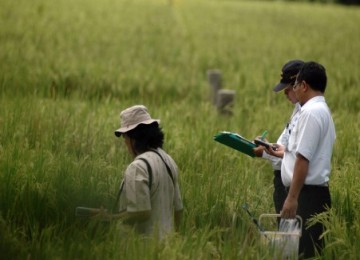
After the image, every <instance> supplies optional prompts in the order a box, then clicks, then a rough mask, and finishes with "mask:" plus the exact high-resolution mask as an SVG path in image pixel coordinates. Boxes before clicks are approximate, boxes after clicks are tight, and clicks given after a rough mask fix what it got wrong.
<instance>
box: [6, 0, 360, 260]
mask: <svg viewBox="0 0 360 260" xmlns="http://www.w3.org/2000/svg"><path fill="white" fill-rule="evenodd" d="M0 6H1V8H0V22H1V26H0V60H1V62H0V238H1V239H0V252H1V257H0V258H1V259H119V258H120V259H273V253H274V252H272V251H271V250H269V249H268V248H267V247H266V246H264V245H262V244H261V242H260V236H259V231H258V230H257V228H256V226H255V225H254V224H253V223H252V221H251V219H250V218H249V216H248V215H247V213H246V212H245V211H244V210H243V207H242V206H243V205H244V204H245V203H246V204H248V205H249V209H250V211H251V212H252V214H253V215H254V216H255V217H257V218H258V217H259V216H260V214H262V213H273V212H274V207H273V202H272V191H273V185H272V169H271V165H270V164H269V163H268V162H266V161H263V160H261V159H254V158H250V157H247V156H245V155H243V154H241V153H239V152H237V151H235V150H233V149H230V148H228V147H226V146H223V145H221V144H219V143H217V142H214V140H213V136H214V135H215V134H217V133H218V132H220V131H223V130H226V131H232V132H237V133H239V134H241V135H243V136H244V137H247V138H249V139H251V138H254V137H256V136H258V135H259V134H261V133H262V132H263V131H264V130H267V131H268V132H269V134H268V138H269V139H270V140H272V141H275V140H276V139H277V137H278V135H279V134H280V133H281V130H282V129H283V127H284V125H285V124H286V122H287V119H288V117H289V115H290V113H291V111H292V105H291V104H290V103H289V102H288V101H287V100H286V99H285V98H284V96H283V94H275V93H273V92H272V87H273V86H274V85H275V84H276V83H277V82H278V80H279V77H280V69H281V67H282V65H283V64H284V63H285V62H286V61H288V60H290V59H294V58H298V59H303V60H306V61H309V60H315V61H318V62H320V63H321V64H323V65H324V66H325V67H326V69H327V73H328V88H327V91H326V93H325V97H326V100H327V103H328V105H329V107H330V108H331V110H332V114H333V118H334V121H335V126H336V131H337V140H336V144H335V147H334V154H333V160H332V175H331V181H330V189H331V195H332V200H333V208H332V210H331V211H330V212H329V214H328V215H323V216H318V217H316V218H314V221H323V222H324V223H325V224H326V226H327V227H328V231H327V233H325V234H324V236H325V239H326V241H327V246H326V248H325V250H324V256H323V257H322V258H323V259H358V258H359V257H360V256H359V252H360V242H359V241H360V226H359V223H360V221H359V218H360V215H359V213H358V212H359V209H360V196H359V191H360V177H359V174H358V173H359V170H360V166H359V158H360V145H359V142H360V137H359V136H360V125H359V123H358V122H359V121H360V102H359V99H360V94H359V91H358V86H359V85H360V70H359V67H360V59H359V57H360V51H359V46H360V28H359V26H358V25H359V24H360V9H359V8H358V7H354V6H339V5H331V4H327V5H321V4H311V3H301V2H282V1H275V2H271V1H264V2H258V1H236V0H232V1H231V0H227V1H226V0H225V1H220V0H218V1H215V0H212V1H211V0H210V1H205V0H192V1H190V0H168V1H161V0H152V1H145V0H133V1H127V0H118V1H114V0H102V1H94V0H87V1H85V0H72V1H70V0H63V1H45V0H33V1H25V0H12V1H11V0H0ZM210 69H219V70H220V71H221V72H222V79H223V81H222V86H223V88H225V89H232V90H235V91H236V98H235V104H234V107H233V115H232V116H224V115H221V114H219V113H218V111H217V110H216V108H215V107H214V106H213V104H212V102H211V99H210V94H211V91H210V87H209V84H208V79H207V71H208V70H210ZM133 104H144V105H146V106H147V107H148V109H149V111H150V113H151V115H152V116H153V117H154V118H159V119H161V126H162V128H163V131H164V133H165V150H166V151H167V152H168V153H169V154H171V155H172V156H173V158H174V159H175V161H176V162H177V164H178V166H179V169H180V184H181V190H182V196H183V201H184V206H185V211H184V218H183V222H182V225H181V229H180V232H179V233H178V234H174V236H172V237H170V238H169V239H168V240H166V241H162V242H158V241H151V240H144V239H142V238H141V237H139V236H137V235H136V234H132V233H130V234H127V235H125V233H123V232H121V231H119V228H118V225H117V223H111V224H103V223H95V222H87V221H84V220H83V219H79V218H76V217H75V214H74V211H75V207H77V206H88V207H100V206H104V207H107V208H111V207H112V205H113V203H114V200H115V196H116V192H117V189H118V187H119V184H120V181H121V179H122V176H123V172H124V170H125V168H126V166H127V165H128V163H130V162H131V158H130V156H129V155H128V154H127V152H126V149H125V147H124V145H123V143H122V141H121V140H118V139H116V138H115V136H114V134H113V132H114V130H115V129H116V128H118V126H119V113H120V111H121V110H123V109H124V108H126V107H128V106H130V105H133Z"/></svg>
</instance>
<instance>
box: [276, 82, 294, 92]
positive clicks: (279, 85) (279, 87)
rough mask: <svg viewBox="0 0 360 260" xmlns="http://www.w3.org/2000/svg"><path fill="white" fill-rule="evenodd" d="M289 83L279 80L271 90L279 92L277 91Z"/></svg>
mask: <svg viewBox="0 0 360 260" xmlns="http://www.w3.org/2000/svg"><path fill="white" fill-rule="evenodd" d="M289 85H290V83H281V82H280V83H279V84H277V85H276V86H275V87H274V88H273V91H274V92H279V91H281V90H283V89H285V88H287V86H289Z"/></svg>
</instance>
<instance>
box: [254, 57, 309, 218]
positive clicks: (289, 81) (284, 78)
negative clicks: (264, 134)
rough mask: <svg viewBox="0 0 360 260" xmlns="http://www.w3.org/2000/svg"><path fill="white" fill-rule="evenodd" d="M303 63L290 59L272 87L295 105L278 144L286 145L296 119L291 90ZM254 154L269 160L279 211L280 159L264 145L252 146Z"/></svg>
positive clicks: (281, 199)
mask: <svg viewBox="0 0 360 260" xmlns="http://www.w3.org/2000/svg"><path fill="white" fill-rule="evenodd" d="M303 64H304V62H303V61H301V60H290V61H288V62H287V63H286V64H285V65H284V66H283V67H282V73H281V79H280V82H279V83H278V84H277V85H276V86H275V87H274V88H273V91H274V92H280V91H282V90H284V94H285V96H286V97H287V99H288V100H289V101H290V102H291V103H293V104H294V105H295V108H294V111H293V113H292V115H291V117H290V120H289V122H288V123H287V124H286V127H285V129H284V130H283V132H282V133H281V135H280V137H279V139H278V140H277V143H278V144H282V145H286V144H287V142H288V140H289V135H290V133H291V129H293V127H294V125H295V123H296V121H297V119H298V115H299V114H298V112H299V110H300V105H299V103H298V102H297V99H296V96H295V93H294V91H293V85H294V83H295V80H296V75H297V74H298V72H299V70H300V68H301V67H302V65H303ZM254 152H255V155H256V156H257V157H262V158H264V159H267V160H269V161H271V164H272V166H273V169H274V180H273V181H274V193H273V200H274V205H275V211H276V213H278V214H279V213H280V211H281V209H282V207H283V204H284V201H285V199H286V196H287V193H286V191H285V186H284V184H283V183H282V180H281V172H280V170H281V161H282V159H281V158H279V157H275V156H272V155H269V154H268V153H266V151H265V147H264V146H258V147H256V148H254Z"/></svg>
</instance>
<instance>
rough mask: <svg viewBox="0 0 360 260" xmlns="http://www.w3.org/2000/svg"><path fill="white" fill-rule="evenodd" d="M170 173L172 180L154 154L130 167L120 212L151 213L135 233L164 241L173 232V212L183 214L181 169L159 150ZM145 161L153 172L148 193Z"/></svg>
mask: <svg viewBox="0 0 360 260" xmlns="http://www.w3.org/2000/svg"><path fill="white" fill-rule="evenodd" d="M156 151H157V152H158V153H160V155H161V156H162V158H163V159H164V160H165V162H166V164H167V165H168V166H169V168H170V170H171V174H172V176H173V179H174V182H173V181H172V180H171V178H170V176H169V174H168V172H167V169H166V166H165V164H164V162H163V161H162V159H161V158H160V157H159V155H157V154H156V153H154V152H151V151H149V152H145V153H143V154H141V155H139V156H137V157H136V158H135V160H134V161H133V162H132V163H131V164H130V165H129V166H128V167H127V169H126V171H125V177H124V181H123V188H122V192H121V194H120V198H119V211H120V212H121V211H124V210H126V211H127V212H141V211H148V210H150V212H151V214H150V219H148V220H147V221H144V222H142V223H137V224H136V225H135V229H136V230H137V231H138V232H139V233H141V234H145V235H158V236H159V238H163V237H164V236H165V235H166V234H167V233H170V232H171V231H173V229H174V223H173V218H174V211H178V210H181V209H182V208H183V203H182V199H181V194H180V189H179V184H178V168H177V165H176V163H175V162H174V160H173V159H172V158H171V157H170V156H169V155H168V154H167V153H166V152H165V151H164V150H162V149H160V148H158V149H157V150H156ZM139 158H144V159H145V160H147V161H148V163H149V165H150V167H151V171H152V184H151V188H150V189H149V173H148V170H147V166H146V164H145V162H143V161H142V160H139Z"/></svg>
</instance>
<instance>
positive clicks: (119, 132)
mask: <svg viewBox="0 0 360 260" xmlns="http://www.w3.org/2000/svg"><path fill="white" fill-rule="evenodd" d="M155 122H156V123H158V124H160V120H159V119H149V120H146V121H143V122H141V123H138V124H134V125H129V126H127V127H120V128H119V129H117V130H115V136H116V137H120V136H121V135H122V134H124V133H126V132H129V131H130V130H133V129H135V128H136V127H137V126H138V125H150V124H152V123H155Z"/></svg>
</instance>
